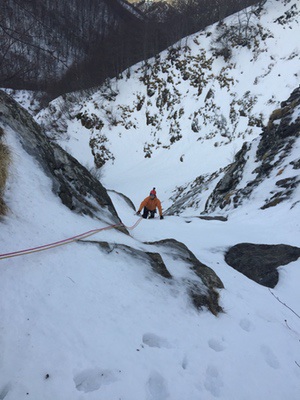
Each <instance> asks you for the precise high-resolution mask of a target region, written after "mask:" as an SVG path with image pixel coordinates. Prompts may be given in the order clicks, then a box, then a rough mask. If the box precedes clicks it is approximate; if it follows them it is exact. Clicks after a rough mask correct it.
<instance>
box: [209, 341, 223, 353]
mask: <svg viewBox="0 0 300 400" xmlns="http://www.w3.org/2000/svg"><path fill="white" fill-rule="evenodd" d="M208 345H209V347H210V348H211V349H213V350H215V351H217V352H219V351H223V350H225V345H224V343H222V342H220V341H219V340H216V339H210V340H209V341H208Z"/></svg>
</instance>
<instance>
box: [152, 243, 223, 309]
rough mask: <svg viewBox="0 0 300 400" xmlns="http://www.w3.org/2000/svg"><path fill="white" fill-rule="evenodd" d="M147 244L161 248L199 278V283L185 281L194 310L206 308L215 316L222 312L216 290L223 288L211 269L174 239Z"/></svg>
mask: <svg viewBox="0 0 300 400" xmlns="http://www.w3.org/2000/svg"><path fill="white" fill-rule="evenodd" d="M149 244H151V245H155V246H158V247H161V248H162V251H163V252H165V253H166V254H168V255H171V256H172V257H173V258H174V259H175V260H178V259H179V260H182V261H184V262H185V263H186V264H187V265H188V267H189V269H190V270H192V271H193V272H194V273H195V275H196V276H197V277H198V278H200V281H197V280H186V281H185V283H186V285H187V287H188V292H189V295H190V297H191V298H192V301H193V303H194V305H195V306H196V308H202V307H207V308H208V309H209V310H210V311H211V312H212V313H213V314H215V315H217V314H218V313H219V312H222V311H223V310H222V307H221V306H220V305H219V302H218V300H219V293H218V292H217V290H216V289H222V288H224V285H223V283H222V281H221V279H220V278H219V277H218V276H217V275H216V273H215V272H214V271H213V270H212V269H211V268H209V267H208V266H207V265H205V264H203V263H202V262H201V261H199V260H198V258H197V257H196V256H195V255H194V254H193V253H192V252H191V251H190V250H189V249H188V248H187V246H186V245H185V244H183V243H181V242H178V241H177V240H175V239H165V240H160V241H158V242H151V243H149Z"/></svg>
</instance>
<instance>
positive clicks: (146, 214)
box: [142, 207, 156, 218]
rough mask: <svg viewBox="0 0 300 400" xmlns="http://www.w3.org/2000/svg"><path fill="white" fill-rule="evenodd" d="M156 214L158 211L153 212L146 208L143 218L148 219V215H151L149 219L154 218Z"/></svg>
mask: <svg viewBox="0 0 300 400" xmlns="http://www.w3.org/2000/svg"><path fill="white" fill-rule="evenodd" d="M155 212H156V210H153V211H151V210H148V208H147V207H144V210H143V215H142V217H143V218H148V214H149V213H150V217H149V218H154V214H155Z"/></svg>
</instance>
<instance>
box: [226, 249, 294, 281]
mask: <svg viewBox="0 0 300 400" xmlns="http://www.w3.org/2000/svg"><path fill="white" fill-rule="evenodd" d="M299 257H300V248H299V247H294V246H289V245H286V244H277V245H269V244H253V243H239V244H236V245H235V246H233V247H231V248H230V249H229V250H228V251H227V252H226V254H225V261H226V263H227V264H228V265H230V266H231V267H233V268H234V269H236V270H237V271H239V272H241V273H242V274H244V275H245V276H247V277H248V278H249V279H252V280H253V281H254V282H257V283H259V284H260V285H263V286H267V287H269V288H274V287H275V286H276V285H277V283H278V279H279V274H278V271H277V268H278V267H280V266H282V265H286V264H289V263H290V262H292V261H296V260H297V259H298V258H299Z"/></svg>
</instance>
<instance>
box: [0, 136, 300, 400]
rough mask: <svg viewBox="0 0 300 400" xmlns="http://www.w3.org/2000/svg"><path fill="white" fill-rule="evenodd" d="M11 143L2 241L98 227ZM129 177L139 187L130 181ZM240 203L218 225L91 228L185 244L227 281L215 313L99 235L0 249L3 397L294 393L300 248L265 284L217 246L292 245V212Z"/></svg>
mask: <svg viewBox="0 0 300 400" xmlns="http://www.w3.org/2000/svg"><path fill="white" fill-rule="evenodd" d="M7 142H8V144H9V146H10V147H11V149H12V151H13V165H12V170H11V176H10V181H9V184H8V188H7V192H6V201H7V203H8V205H9V207H10V213H9V215H8V216H7V217H5V219H4V220H3V221H2V222H1V231H0V235H1V253H6V252H9V251H15V250H20V249H23V248H29V247H32V246H36V245H41V244H45V243H49V242H52V241H56V240H60V239H64V238H66V237H70V236H73V235H74V234H78V233H81V232H84V231H87V230H89V229H93V228H96V227H98V223H96V222H95V221H93V220H91V219H90V218H87V217H80V216H78V215H74V214H72V212H71V211H69V210H68V209H67V208H66V207H64V206H63V205H62V204H61V203H60V202H59V200H58V199H57V198H55V196H54V195H53V194H52V192H51V189H50V182H49V178H47V177H46V176H45V175H44V174H43V172H42V171H41V170H40V169H39V167H38V165H37V164H36V162H35V161H33V159H32V158H31V157H30V156H29V155H28V154H26V153H25V152H24V150H23V149H22V148H21V146H20V144H19V141H18V138H17V134H16V133H15V132H11V131H9V132H7ZM146 168H147V167H146ZM130 182H131V186H130ZM128 185H129V187H128V189H130V190H134V182H133V181H129V183H128ZM111 195H112V199H113V201H114V204H115V206H116V208H117V211H118V213H119V215H121V216H122V219H123V221H124V223H125V224H127V225H133V223H134V222H135V221H136V218H137V217H136V216H134V215H133V212H132V209H131V208H129V207H128V205H127V203H125V202H124V200H123V199H122V198H121V197H119V196H118V195H117V194H115V193H112V194H111ZM46 210H47V211H46ZM248 211H249V210H247V208H244V209H243V211H239V212H238V213H237V214H235V215H234V216H233V217H232V218H231V219H230V220H229V221H228V222H226V223H224V222H220V221H202V220H199V219H189V220H187V219H184V218H180V217H168V218H166V219H165V220H163V221H159V220H152V221H144V220H143V221H142V222H141V223H140V224H139V225H138V226H137V228H136V229H135V230H133V231H132V236H131V237H128V236H126V235H124V234H121V233H120V232H116V231H106V232H101V233H98V234H97V235H96V236H94V238H93V240H100V241H103V240H105V241H110V242H113V243H124V244H128V245H130V246H132V247H135V248H140V249H142V248H145V245H144V244H143V242H145V241H155V240H159V239H165V238H175V239H177V240H179V241H182V242H184V243H185V244H186V245H187V246H188V247H189V248H190V249H191V250H192V251H193V252H194V253H195V255H196V256H197V257H198V258H199V259H200V260H201V261H202V262H204V263H206V264H207V265H208V266H210V267H211V268H213V269H214V270H215V272H216V273H217V274H218V275H219V277H220V278H221V279H222V281H223V283H224V286H225V289H223V290H221V291H220V295H221V305H222V307H223V308H224V311H225V313H222V314H220V315H219V316H218V317H215V316H213V315H212V314H210V313H209V312H208V311H205V310H203V311H201V312H198V311H196V310H195V309H194V308H192V307H191V304H190V303H189V301H188V298H187V297H186V295H185V294H184V293H183V292H182V290H181V287H180V285H179V286H178V285H177V286H175V287H174V286H172V285H171V286H170V285H167V284H166V283H165V282H164V281H163V280H162V279H161V278H159V277H158V276H157V275H155V274H154V273H153V272H152V271H151V268H150V267H149V266H147V265H144V264H141V263H139V262H137V261H133V259H130V258H128V257H126V256H124V255H122V256H120V254H118V251H112V252H111V253H110V254H105V253H103V252H102V251H101V250H100V248H99V247H97V246H96V245H94V244H84V243H72V244H69V245H67V246H62V247H58V248H55V249H51V250H48V251H45V252H40V253H35V254H30V255H25V256H21V257H16V258H10V259H2V260H1V261H0V262H1V269H0V273H1V280H0V285H1V315H2V318H1V322H0V326H1V364H0V369H1V372H0V398H1V399H5V400H9V399H10V400H18V399H21V398H31V399H35V400H38V399H41V398H42V399H45V400H47V399H49V400H50V399H53V398H55V399H58V400H60V399H61V400H65V399H78V400H79V399H80V400H81V399H97V400H101V399H103V400H107V399H128V400H141V399H147V400H163V399H172V400H177V399H178V400H182V399H189V400H193V399H195V400H196V399H199V398H203V399H215V398H219V399H224V400H229V399H230V400H232V399H237V400H239V399H246V400H251V399H253V398H256V399H265V398H272V399H274V400H281V399H283V398H288V399H290V400H296V399H298V396H299V390H300V379H299V378H300V367H299V364H300V359H299V338H300V318H299V313H300V310H299V290H298V282H299V278H300V260H298V261H297V262H294V263H291V264H289V265H287V266H285V267H281V268H280V281H279V284H278V285H277V287H276V288H275V289H273V290H269V289H268V288H266V287H262V286H259V285H257V284H256V283H254V282H252V281H250V280H249V279H247V278H246V277H245V276H243V275H241V274H239V273H238V272H236V271H235V270H233V269H232V268H230V267H229V266H228V265H226V263H225V262H224V258H223V255H224V251H225V249H226V248H227V247H228V246H230V245H233V244H236V243H238V242H243V241H245V242H253V243H273V244H274V243H288V244H292V245H297V246H299V218H298V217H299V214H298V210H297V209H296V208H295V209H293V210H289V211H288V215H289V217H288V218H287V206H285V205H284V204H283V205H281V206H279V208H278V209H277V210H276V211H274V210H273V209H269V210H265V211H260V212H256V214H254V213H253V212H252V213H251V218H250V217H249V215H247V214H248ZM187 222H189V223H187ZM166 261H167V260H166ZM170 265H172V267H171V269H170V272H171V273H172V274H173V275H174V276H176V277H178V278H179V277H181V278H182V279H184V277H187V275H188V272H187V270H186V268H185V266H184V264H183V263H181V262H176V261H174V260H173V261H172V263H171V264H170ZM275 296H276V297H278V299H276V297H275ZM279 300H280V301H281V302H283V303H284V304H282V303H281V302H279Z"/></svg>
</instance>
